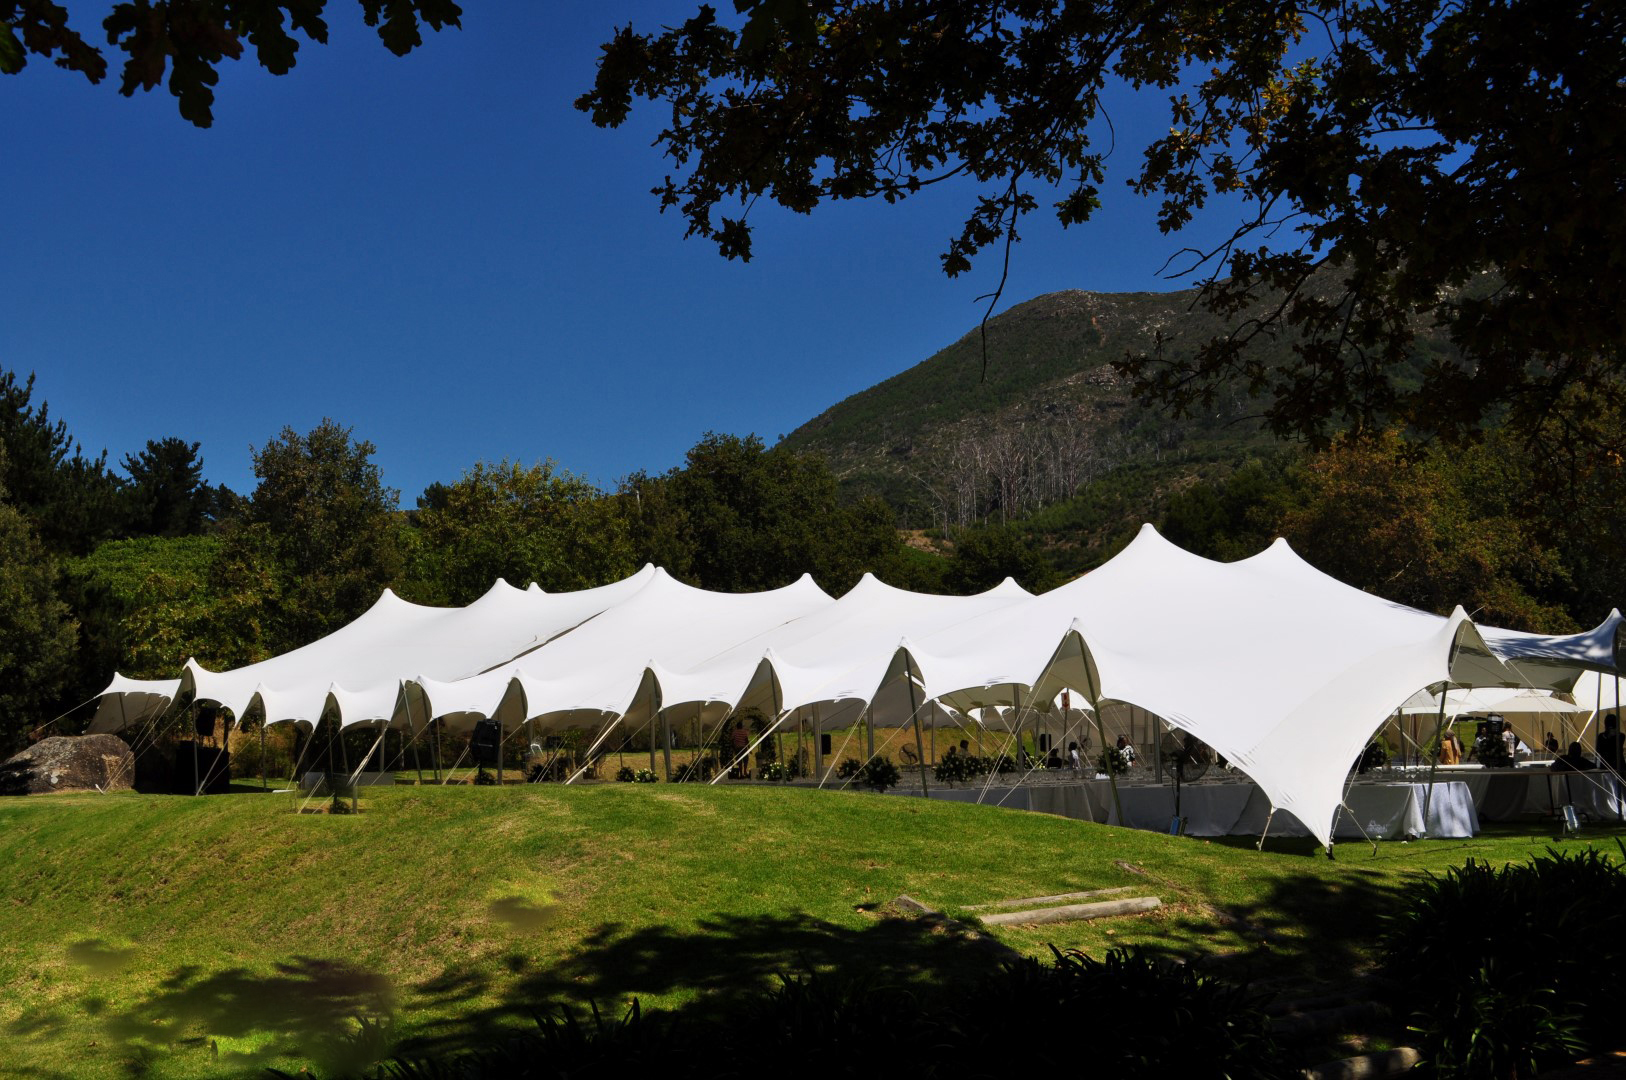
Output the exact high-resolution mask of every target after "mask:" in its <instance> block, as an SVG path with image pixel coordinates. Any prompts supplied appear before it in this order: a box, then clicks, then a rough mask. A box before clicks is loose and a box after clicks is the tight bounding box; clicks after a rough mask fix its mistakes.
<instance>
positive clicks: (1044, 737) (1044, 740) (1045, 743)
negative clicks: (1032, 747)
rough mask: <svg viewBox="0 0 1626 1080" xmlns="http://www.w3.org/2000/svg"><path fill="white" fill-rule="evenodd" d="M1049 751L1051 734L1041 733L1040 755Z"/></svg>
mask: <svg viewBox="0 0 1626 1080" xmlns="http://www.w3.org/2000/svg"><path fill="white" fill-rule="evenodd" d="M1049 749H1050V733H1049V732H1047V731H1041V732H1039V753H1041V754H1042V753H1044V752H1045V751H1046V750H1049Z"/></svg>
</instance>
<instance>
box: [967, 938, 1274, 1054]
mask: <svg viewBox="0 0 1626 1080" xmlns="http://www.w3.org/2000/svg"><path fill="white" fill-rule="evenodd" d="M1051 953H1052V954H1053V955H1054V958H1055V959H1054V962H1053V963H1051V964H1042V963H1040V962H1039V961H1037V960H1033V959H1023V960H1019V961H1017V962H1015V963H1012V964H1007V965H1005V966H1004V967H1003V968H1001V969H1000V971H999V972H998V973H997V974H996V975H993V976H991V977H989V978H987V979H984V980H983V981H982V983H981V984H980V985H978V986H974V987H973V988H971V990H970V992H969V993H965V994H963V995H962V997H961V1000H962V1001H964V1002H966V1003H968V1004H966V1005H964V1006H962V1007H961V1008H960V1009H958V1010H956V1012H955V1014H954V1015H953V1017H952V1019H951V1020H950V1026H951V1028H952V1030H951V1031H950V1032H947V1033H945V1037H943V1039H942V1044H943V1045H944V1046H945V1047H946V1048H951V1051H952V1056H951V1057H950V1058H949V1064H950V1068H949V1070H947V1072H946V1074H947V1075H955V1076H982V1075H999V1074H1000V1073H1002V1072H1003V1071H1004V1070H1003V1069H1002V1068H1001V1064H1002V1063H1006V1064H1008V1062H1009V1059H1010V1051H1011V1047H1010V1035H1009V1033H1010V1032H1011V1031H1022V1030H1026V1031H1040V1032H1063V1031H1070V1030H1073V1029H1074V1027H1075V1026H1076V1024H1077V1022H1078V1017H1080V1016H1088V1017H1089V1018H1090V1019H1089V1023H1090V1026H1091V1028H1092V1029H1094V1030H1095V1031H1098V1032H1100V1033H1101V1036H1102V1037H1100V1038H1092V1039H1090V1040H1089V1041H1088V1045H1087V1047H1085V1048H1081V1047H1079V1046H1078V1045H1076V1044H1073V1043H1072V1042H1071V1041H1070V1040H1065V1039H1061V1040H1044V1041H1043V1043H1042V1044H1041V1045H1034V1044H1032V1043H1025V1044H1024V1045H1023V1048H1022V1054H1023V1058H1024V1061H1023V1064H1024V1066H1025V1068H1027V1069H1029V1070H1032V1071H1035V1072H1045V1071H1050V1070H1051V1069H1055V1070H1065V1071H1067V1072H1077V1071H1078V1066H1079V1063H1080V1054H1081V1052H1082V1053H1083V1054H1084V1060H1085V1061H1087V1063H1088V1071H1089V1072H1090V1073H1091V1074H1092V1075H1098V1076H1111V1077H1162V1076H1224V1077H1230V1078H1232V1080H1243V1078H1259V1080H1263V1078H1267V1077H1280V1076H1287V1075H1290V1073H1291V1070H1290V1069H1288V1068H1286V1067H1285V1062H1284V1058H1283V1054H1282V1052H1281V1050H1280V1048H1279V1047H1278V1046H1277V1045H1276V1043H1275V1042H1274V1041H1273V1039H1272V1038H1271V1035H1270V1018H1269V1016H1268V1015H1267V1014H1266V1013H1265V1011H1264V1009H1263V1000H1262V999H1261V998H1259V997H1256V996H1255V995H1253V994H1252V993H1250V992H1249V991H1248V990H1247V989H1246V988H1245V987H1239V986H1236V985H1234V984H1231V983H1228V982H1224V981H1221V980H1219V979H1216V978H1213V977H1212V976H1208V975H1204V974H1201V973H1199V972H1198V971H1196V970H1194V969H1193V968H1191V967H1189V966H1187V965H1181V964H1171V963H1169V962H1167V961H1164V960H1159V959H1154V958H1153V957H1152V956H1150V955H1148V954H1146V953H1142V952H1140V951H1139V950H1137V949H1134V948H1128V949H1112V950H1110V951H1109V952H1108V953H1107V954H1106V956H1105V957H1104V958H1103V959H1101V960H1095V959H1093V958H1091V957H1089V956H1087V955H1085V954H1084V953H1082V952H1077V951H1073V950H1069V951H1067V952H1059V951H1057V950H1056V948H1055V947H1054V946H1051ZM971 1003H974V1004H971Z"/></svg>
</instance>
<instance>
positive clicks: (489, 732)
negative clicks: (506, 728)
mask: <svg viewBox="0 0 1626 1080" xmlns="http://www.w3.org/2000/svg"><path fill="white" fill-rule="evenodd" d="M501 741H502V731H501V728H500V726H499V725H498V723H497V721H495V720H481V721H480V722H479V723H477V724H475V725H474V735H473V736H472V738H471V739H470V741H469V749H470V750H472V751H473V752H474V763H475V764H476V765H495V764H497V747H498V745H499V744H500V743H501Z"/></svg>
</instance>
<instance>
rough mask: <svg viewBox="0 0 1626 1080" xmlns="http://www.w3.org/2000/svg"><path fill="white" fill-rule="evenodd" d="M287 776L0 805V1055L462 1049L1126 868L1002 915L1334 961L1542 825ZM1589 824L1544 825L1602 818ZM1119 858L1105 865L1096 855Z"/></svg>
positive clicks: (145, 1070) (53, 1073) (904, 956)
mask: <svg viewBox="0 0 1626 1080" xmlns="http://www.w3.org/2000/svg"><path fill="white" fill-rule="evenodd" d="M293 805H294V803H292V802H291V801H290V800H289V798H288V797H287V796H281V797H277V796H267V795H259V794H238V795H231V796H223V797H214V798H205V799H188V798H179V797H158V796H141V795H127V796H126V795H121V796H57V797H50V798H33V799H13V800H5V801H3V802H0V865H3V866H5V867H6V869H7V874H6V876H5V879H4V885H3V886H0V904H3V905H4V909H5V912H6V922H5V929H6V933H5V935H4V937H3V938H0V980H4V983H5V984H6V987H7V989H6V992H5V993H4V995H0V1075H5V1076H41V1077H57V1076H61V1077H119V1076H131V1075H151V1076H176V1077H190V1076H218V1075H233V1074H249V1073H253V1072H254V1071H255V1070H256V1069H258V1068H260V1067H262V1066H264V1065H267V1064H272V1065H276V1066H278V1067H280V1068H283V1069H285V1070H288V1071H297V1069H298V1068H299V1067H300V1066H302V1065H307V1064H310V1065H313V1066H315V1067H316V1068H317V1069H318V1071H319V1072H320V1073H321V1074H322V1075H328V1074H329V1073H330V1072H332V1071H333V1070H334V1069H336V1068H339V1067H341V1066H342V1065H343V1064H345V1061H346V1055H347V1054H349V1053H351V1052H352V1048H351V1045H350V1042H349V1041H348V1040H347V1038H346V1036H347V1035H349V1034H350V1033H351V1032H353V1031H354V1030H355V1029H356V1027H357V1024H356V1020H355V1018H356V1017H358V1016H366V1017H370V1018H375V1019H383V1020H385V1021H386V1022H387V1023H389V1024H392V1025H393V1029H392V1030H393V1037H394V1038H396V1039H398V1040H402V1041H403V1044H404V1046H406V1047H407V1048H408V1049H433V1048H438V1047H448V1046H457V1045H461V1044H462V1043H463V1042H465V1041H466V1040H467V1039H469V1038H471V1037H474V1036H476V1035H478V1033H480V1032H483V1031H488V1030H490V1029H491V1028H492V1027H494V1026H501V1025H504V1024H508V1023H513V1022H515V1021H516V1019H519V1018H524V1017H526V1016H528V1015H529V1012H530V1010H531V1009H532V1008H534V1007H536V1006H538V1005H540V1004H543V1003H546V1002H549V1001H563V1000H575V1001H584V1000H587V999H593V1000H596V1001H597V1002H598V1003H599V1004H600V1005H601V1006H604V1007H607V1008H608V1009H610V1010H611V1011H619V1009H620V1008H622V1007H623V1006H624V1004H625V1003H626V1002H627V1001H628V1000H630V999H631V998H633V997H637V998H639V999H640V1000H641V1001H642V1002H643V1003H644V1004H645V1005H664V1006H679V1005H682V1004H683V1003H685V1002H688V1001H691V1000H692V999H694V998H695V997H696V996H697V995H708V994H729V993H735V992H739V991H741V990H743V989H748V988H749V987H751V986H753V985H759V984H762V983H764V982H766V981H767V980H768V979H770V978H771V977H772V975H773V973H774V972H776V971H793V970H797V969H799V968H803V967H807V966H813V967H819V968H830V969H837V970H842V971H845V972H850V973H867V974H869V975H871V976H873V977H876V978H883V977H884V978H886V979H913V978H939V977H944V976H952V975H953V974H955V973H960V972H965V971H969V970H970V969H972V968H973V967H976V966H981V965H985V964H987V963H988V962H989V961H988V958H987V955H986V949H985V947H980V946H979V943H977V942H975V941H973V940H971V939H970V937H969V936H968V935H966V934H957V933H943V932H941V931H938V932H933V931H932V930H931V929H930V927H929V925H927V924H922V923H920V922H917V921H913V920H909V919H900V918H890V917H886V915H885V914H884V913H883V912H881V911H880V910H879V907H880V905H882V904H884V903H885V902H886V901H888V900H890V899H892V898H893V897H895V896H897V895H898V894H899V893H908V894H910V895H911V896H914V897H915V898H917V899H919V900H922V901H924V902H926V903H928V904H930V905H932V906H934V907H938V908H940V909H943V910H945V911H947V912H949V913H950V914H951V915H952V914H956V913H957V912H958V911H959V909H961V908H962V907H964V906H966V905H972V904H977V903H981V902H985V901H990V900H997V899H1002V898H1009V897H1018V896H1035V895H1042V894H1049V893H1057V892H1066V891H1073V890H1080V889H1089V888H1100V887H1106V886H1114V885H1124V884H1136V885H1139V884H1145V885H1147V886H1148V887H1149V889H1150V891H1152V892H1155V893H1156V894H1157V895H1158V896H1160V897H1161V898H1162V899H1163V901H1164V903H1165V905H1167V906H1166V907H1165V908H1164V909H1163V910H1162V911H1160V912H1157V913H1154V914H1152V915H1148V916H1143V917H1137V918H1132V919H1120V920H1115V921H1113V923H1112V925H1111V926H1105V925H1097V924H1074V925H1061V926H1053V927H1044V928H1026V929H1024V928H1015V929H1011V930H1008V931H1001V932H1000V934H999V937H1000V939H1001V940H1003V941H1004V942H1006V943H1007V944H1009V945H1011V946H1014V947H1015V948H1017V949H1019V950H1022V951H1024V952H1029V953H1040V952H1043V951H1044V950H1045V946H1046V943H1047V942H1054V943H1056V944H1057V945H1058V946H1061V947H1076V948H1082V949H1085V950H1087V951H1089V952H1091V953H1093V954H1095V955H1100V954H1101V953H1102V952H1104V951H1105V950H1106V949H1107V948H1110V947H1112V946H1113V945H1115V944H1122V943H1139V944H1143V945H1146V946H1149V947H1152V948H1156V949H1162V950H1168V951H1171V952H1174V953H1178V954H1181V955H1189V954H1191V953H1195V952H1219V953H1246V954H1249V955H1250V956H1252V957H1254V958H1255V959H1260V960H1262V961H1263V962H1264V963H1265V964H1266V966H1267V968H1268V967H1270V966H1275V967H1280V968H1284V969H1288V970H1292V969H1295V968H1302V969H1305V970H1319V971H1322V972H1327V971H1339V972H1347V971H1350V970H1354V969H1358V968H1359V967H1361V966H1362V965H1364V964H1366V963H1368V962H1369V960H1370V957H1371V955H1372V949H1373V946H1374V944H1375V940H1376V935H1377V932H1378V931H1377V924H1376V921H1375V920H1376V917H1377V914H1378V913H1379V912H1380V911H1382V910H1383V909H1384V907H1385V906H1386V905H1389V904H1392V903H1393V901H1394V896H1395V891H1396V889H1397V888H1398V887H1399V886H1400V885H1401V884H1402V883H1403V882H1404V881H1405V880H1407V879H1408V878H1409V877H1411V876H1413V875H1416V874H1419V873H1422V872H1424V871H1426V870H1435V871H1439V870H1442V869H1444V868H1445V867H1447V866H1452V865H1457V864H1460V863H1461V862H1462V860H1463V859H1465V858H1466V857H1468V856H1470V855H1473V856H1477V857H1479V858H1482V859H1490V860H1493V861H1506V860H1522V859H1524V858H1526V857H1527V856H1529V855H1531V854H1535V853H1537V852H1539V851H1541V850H1542V848H1543V847H1544V846H1545V845H1546V844H1549V843H1551V842H1553V841H1552V839H1551V836H1550V834H1549V833H1548V832H1546V831H1543V830H1544V828H1545V827H1542V829H1537V828H1536V827H1532V828H1531V830H1526V831H1524V832H1516V831H1515V832H1500V833H1495V834H1492V835H1488V836H1485V837H1481V838H1478V839H1475V840H1471V841H1434V842H1420V843H1412V844H1400V843H1391V844H1386V845H1384V846H1383V847H1382V848H1381V849H1380V850H1379V852H1378V854H1377V855H1376V856H1375V857H1374V856H1372V855H1371V852H1370V849H1369V848H1368V847H1367V846H1365V845H1360V844H1349V845H1341V846H1340V848H1339V859H1338V861H1336V862H1329V861H1328V860H1326V859H1325V858H1322V857H1319V856H1317V855H1314V854H1313V853H1312V852H1311V851H1310V848H1309V844H1308V842H1297V843H1295V842H1290V841H1281V842H1274V841H1273V842H1272V844H1271V845H1270V848H1272V849H1273V850H1267V851H1265V852H1264V853H1260V852H1257V851H1255V850H1253V848H1252V845H1251V843H1242V844H1231V843H1221V842H1217V841H1216V842H1213V843H1208V842H1204V841H1202V840H1193V839H1182V838H1172V837H1167V836H1161V835H1157V834H1153V833H1144V832H1132V831H1127V830H1118V829H1110V828H1106V827H1104V826H1098V825H1092V824H1087V823H1082V822H1076V821H1068V820H1065V819H1061V818H1055V817H1048V816H1045V815H1040V814H1029V813H1024V812H1019V811H1006V810H999V809H994V808H989V807H977V806H967V805H960V804H951V803H938V802H926V801H923V800H919V799H908V798H899V797H879V796H873V795H862V794H855V793H845V792H843V793H836V792H818V791H809V790H799V789H785V788H755V787H739V788H732V789H730V788H699V787H691V786H688V785H685V786H683V787H675V786H674V787H668V786H667V785H655V786H648V787H646V786H642V785H640V786H636V787H635V786H633V785H622V784H605V785H599V786H592V787H581V788H569V789H563V788H559V787H557V786H530V787H509V788H503V789H495V788H470V787H444V788H443V787H434V788H413V787H403V788H397V789H395V790H383V791H380V792H379V793H377V794H374V795H372V796H371V797H369V798H367V799H365V800H364V802H363V809H364V811H365V812H364V813H362V814H361V815H359V816H353V817H328V816H326V815H320V814H300V815H296V814H294V813H292V812H291V808H292V807H293ZM1608 835H1609V834H1608V833H1604V832H1594V833H1592V834H1590V835H1589V837H1588V838H1584V839H1581V840H1570V841H1567V842H1566V843H1567V844H1569V845H1574V844H1585V843H1591V842H1600V841H1601V842H1606V843H1607V844H1608V847H1609V849H1610V850H1613V849H1614V843H1613V840H1606V839H1605V838H1606V837H1607V836H1608ZM1126 867H1127V868H1126Z"/></svg>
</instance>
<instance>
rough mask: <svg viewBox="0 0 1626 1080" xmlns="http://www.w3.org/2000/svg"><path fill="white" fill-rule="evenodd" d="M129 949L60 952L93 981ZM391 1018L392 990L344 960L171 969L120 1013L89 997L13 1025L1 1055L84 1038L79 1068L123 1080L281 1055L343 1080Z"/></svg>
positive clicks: (365, 1058) (237, 1070)
mask: <svg viewBox="0 0 1626 1080" xmlns="http://www.w3.org/2000/svg"><path fill="white" fill-rule="evenodd" d="M129 951H130V950H115V949H109V948H107V947H106V946H104V945H103V944H102V943H100V942H95V941H89V942H80V943H78V944H76V945H72V946H69V950H68V952H69V957H70V958H71V959H74V960H75V961H76V962H79V963H80V964H82V965H83V966H85V967H86V968H88V969H89V970H90V971H91V972H93V973H97V974H104V973H107V972H109V971H111V970H116V969H117V967H118V966H122V962H123V961H124V959H125V958H126V957H125V955H124V954H126V953H127V952H129ZM394 1014H395V991H394V988H393V986H392V985H391V984H390V982H389V980H388V979H386V978H385V977H384V976H383V975H380V974H378V973H376V972H372V971H368V970H366V969H363V968H360V967H356V966H354V965H351V964H346V963H344V962H343V961H336V960H322V959H313V958H310V957H295V958H294V959H292V960H290V961H287V962H285V963H281V964H278V965H277V966H276V968H275V969H274V971H272V972H271V973H269V974H264V973H256V972H250V971H247V970H244V969H241V968H230V969H227V970H225V971H218V972H205V971H203V970H202V969H200V968H197V967H183V968H179V969H177V970H176V971H174V972H172V973H171V974H170V975H169V976H168V977H167V978H165V979H164V980H163V981H162V982H160V983H159V984H158V986H157V988H156V989H155V990H154V991H153V992H152V993H151V994H150V995H148V996H147V997H146V998H144V999H143V1000H141V1001H139V1002H137V1003H136V1004H135V1005H134V1006H133V1007H130V1008H128V1009H124V1010H119V1009H116V1008H114V1007H113V1006H111V1005H110V1004H109V1003H108V1002H107V1001H106V1000H105V999H103V998H101V997H99V996H97V995H94V994H93V995H90V996H88V997H84V998H81V999H79V1000H78V1001H77V1002H75V1003H74V1004H72V1005H68V1006H64V1007H61V1008H58V1009H56V1010H41V1011H38V1012H33V1013H29V1014H27V1015H25V1016H23V1017H21V1018H19V1019H17V1020H15V1021H13V1022H12V1023H11V1024H9V1025H7V1027H6V1029H5V1031H4V1041H5V1042H6V1043H7V1044H8V1050H7V1054H8V1055H11V1054H19V1053H21V1054H24V1055H26V1053H27V1048H28V1047H29V1046H30V1045H35V1046H39V1047H44V1046H46V1045H52V1046H54V1047H55V1048H57V1049H58V1050H60V1048H61V1047H62V1046H63V1045H64V1042H65V1041H66V1040H69V1039H74V1038H77V1037H78V1033H79V1032H84V1033H85V1035H86V1036H88V1037H87V1038H86V1042H85V1044H84V1057H85V1058H86V1059H87V1061H88V1060H89V1059H90V1058H92V1057H95V1058H100V1059H104V1060H105V1059H107V1058H111V1059H112V1060H113V1062H114V1063H115V1066H116V1068H117V1069H118V1071H121V1072H123V1073H124V1074H125V1075H129V1076H143V1075H146V1074H147V1073H148V1072H149V1071H150V1070H151V1069H152V1068H153V1067H154V1066H155V1065H157V1064H159V1063H161V1062H168V1061H173V1060H176V1059H177V1058H179V1059H190V1060H191V1061H192V1062H193V1064H194V1067H196V1068H200V1069H202V1070H203V1071H206V1072H209V1073H212V1074H218V1075H245V1074H249V1073H253V1072H256V1071H257V1070H258V1069H259V1067H260V1066H261V1065H262V1063H264V1062H266V1061H269V1060H272V1059H274V1058H277V1057H279V1056H284V1055H288V1056H294V1057H297V1058H300V1059H304V1060H309V1061H312V1062H315V1063H317V1064H318V1065H319V1066H320V1071H321V1074H322V1075H329V1074H337V1075H343V1074H344V1073H346V1072H353V1071H356V1070H359V1069H360V1068H362V1067H363V1066H365V1065H366V1064H368V1063H369V1062H370V1061H371V1060H372V1059H373V1058H375V1057H376V1056H378V1055H377V1051H378V1050H379V1049H381V1048H382V1047H381V1045H379V1044H381V1042H382V1040H383V1039H384V1038H385V1037H386V1034H387V1029H388V1027H389V1026H390V1024H391V1023H392V1021H393V1018H394ZM363 1018H364V1019H365V1020H366V1021H367V1023H368V1024H370V1025H376V1026H373V1027H371V1028H364V1032H365V1031H371V1032H373V1033H375V1034H376V1035H377V1036H378V1038H377V1039H375V1040H373V1044H374V1045H369V1040H368V1039H366V1038H358V1037H357V1034H356V1031H357V1021H358V1019H363ZM9 1067H10V1066H8V1068H9ZM81 1071H83V1070H82V1068H81V1066H79V1065H71V1066H69V1067H67V1068H66V1070H65V1071H61V1072H57V1073H53V1072H50V1071H47V1070H44V1069H41V1068H34V1069H32V1070H31V1071H29V1070H26V1069H25V1070H24V1073H23V1074H25V1075H31V1076H40V1077H46V1076H55V1075H60V1076H64V1077H71V1076H75V1075H78V1074H79V1073H80V1072H81Z"/></svg>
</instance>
